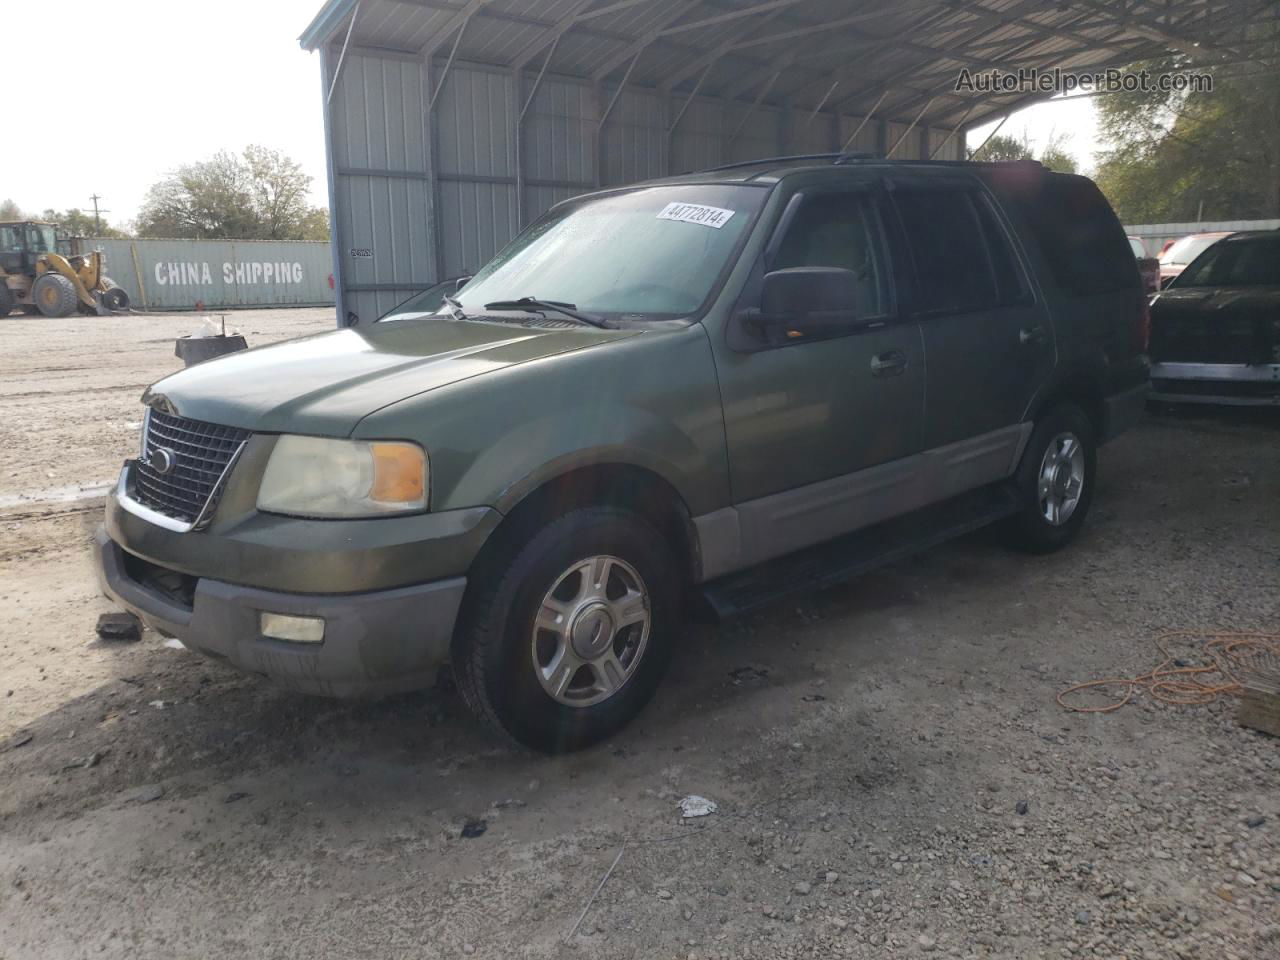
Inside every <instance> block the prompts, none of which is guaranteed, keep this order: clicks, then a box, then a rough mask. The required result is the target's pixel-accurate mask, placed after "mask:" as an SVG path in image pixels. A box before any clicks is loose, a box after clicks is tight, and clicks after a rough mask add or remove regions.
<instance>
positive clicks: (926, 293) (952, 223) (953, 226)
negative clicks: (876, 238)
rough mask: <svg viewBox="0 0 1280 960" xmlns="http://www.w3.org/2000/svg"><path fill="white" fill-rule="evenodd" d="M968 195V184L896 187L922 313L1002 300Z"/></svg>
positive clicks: (964, 308)
mask: <svg viewBox="0 0 1280 960" xmlns="http://www.w3.org/2000/svg"><path fill="white" fill-rule="evenodd" d="M970 194H971V191H969V190H965V189H921V190H913V189H910V188H907V189H903V190H899V191H896V192H895V195H894V202H895V204H896V206H897V208H898V215H899V217H900V218H901V220H902V226H903V229H904V230H905V231H906V234H907V243H908V245H909V246H910V248H911V256H912V260H913V261H914V262H915V268H916V306H917V309H919V310H920V311H922V312H925V313H931V312H947V313H962V312H965V311H969V310H981V309H984V308H987V307H992V306H995V305H996V304H997V303H999V302H1000V299H1001V298H1000V294H999V291H998V288H997V286H996V280H995V275H994V274H993V272H992V270H991V262H990V259H989V257H988V253H987V246H986V241H985V239H984V237H983V228H982V224H981V223H980V222H979V220H978V215H977V211H976V209H975V208H974V205H973V199H972V197H971V196H970ZM1010 256H1011V255H1010Z"/></svg>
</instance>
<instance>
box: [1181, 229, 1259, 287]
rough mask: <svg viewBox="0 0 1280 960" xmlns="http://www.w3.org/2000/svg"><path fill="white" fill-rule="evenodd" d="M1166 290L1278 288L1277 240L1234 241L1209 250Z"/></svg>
mask: <svg viewBox="0 0 1280 960" xmlns="http://www.w3.org/2000/svg"><path fill="white" fill-rule="evenodd" d="M1170 286H1174V287H1266V286H1280V237H1264V238H1259V239H1257V240H1235V241H1232V242H1231V243H1219V244H1217V245H1215V246H1213V247H1210V248H1209V249H1208V250H1207V251H1205V252H1204V253H1203V254H1201V256H1200V257H1199V258H1198V259H1197V260H1196V261H1195V262H1194V263H1192V264H1191V266H1189V267H1187V269H1185V270H1183V271H1182V273H1181V274H1180V275H1179V276H1178V277H1177V278H1176V279H1175V280H1174V281H1173V283H1172V284H1170Z"/></svg>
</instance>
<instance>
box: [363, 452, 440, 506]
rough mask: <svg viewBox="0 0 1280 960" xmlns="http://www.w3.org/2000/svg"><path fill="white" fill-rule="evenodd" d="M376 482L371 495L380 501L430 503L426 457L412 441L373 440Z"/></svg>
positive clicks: (371, 497)
mask: <svg viewBox="0 0 1280 960" xmlns="http://www.w3.org/2000/svg"><path fill="white" fill-rule="evenodd" d="M369 449H370V451H371V452H372V453H373V486H372V487H371V488H370V489H369V499H370V500H376V501H378V502H380V503H403V504H421V505H423V506H425V505H426V499H427V498H426V492H427V491H426V473H427V471H426V457H425V455H424V454H423V452H422V448H421V447H419V446H416V445H415V444H412V443H371V444H369Z"/></svg>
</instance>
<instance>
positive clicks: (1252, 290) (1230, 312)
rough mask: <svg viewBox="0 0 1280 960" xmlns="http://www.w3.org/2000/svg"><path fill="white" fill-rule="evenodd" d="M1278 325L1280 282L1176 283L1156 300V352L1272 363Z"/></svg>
mask: <svg viewBox="0 0 1280 960" xmlns="http://www.w3.org/2000/svg"><path fill="white" fill-rule="evenodd" d="M1277 325H1280V286H1267V287H1182V288H1179V287H1172V288H1170V289H1167V290H1164V291H1161V293H1160V295H1159V296H1158V297H1156V298H1155V299H1154V300H1153V301H1152V303H1151V358H1152V359H1153V360H1156V361H1179V362H1188V363H1197V362H1198V363H1271V362H1274V360H1273V351H1274V349H1275V345H1276V343H1277V342H1280V334H1278V333H1277Z"/></svg>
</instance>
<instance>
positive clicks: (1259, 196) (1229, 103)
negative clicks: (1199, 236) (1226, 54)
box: [1097, 23, 1280, 223]
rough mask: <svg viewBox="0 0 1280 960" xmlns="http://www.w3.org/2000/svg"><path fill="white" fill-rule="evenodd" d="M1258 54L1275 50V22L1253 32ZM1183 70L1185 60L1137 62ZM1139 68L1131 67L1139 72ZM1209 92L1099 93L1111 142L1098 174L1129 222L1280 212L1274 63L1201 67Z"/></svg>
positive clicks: (1278, 90)
mask: <svg viewBox="0 0 1280 960" xmlns="http://www.w3.org/2000/svg"><path fill="white" fill-rule="evenodd" d="M1248 43H1249V44H1250V46H1251V53H1252V54H1253V55H1254V56H1256V57H1257V58H1274V57H1275V56H1278V55H1280V29H1277V28H1276V25H1275V24H1274V23H1272V24H1262V25H1259V26H1258V27H1255V28H1252V30H1251V36H1250V37H1249V39H1248ZM1140 66H1141V67H1143V68H1145V69H1146V70H1148V71H1149V72H1150V73H1151V75H1152V76H1153V77H1154V76H1157V75H1159V74H1164V73H1172V74H1185V73H1186V72H1187V70H1188V58H1187V57H1185V56H1183V55H1177V56H1169V57H1166V58H1163V59H1160V60H1154V61H1150V62H1148V63H1146V64H1142V65H1140ZM1135 69H1137V68H1135ZM1196 72H1198V73H1207V74H1208V75H1209V76H1210V77H1211V78H1212V89H1211V90H1187V91H1183V92H1173V91H1169V92H1162V91H1158V90H1154V91H1145V92H1144V91H1136V92H1133V93H1128V92H1126V93H1113V94H1108V95H1106V96H1104V97H1101V98H1100V99H1099V103H1098V114H1099V128H1100V130H1101V132H1102V134H1103V138H1104V139H1105V140H1106V141H1107V142H1108V143H1109V145H1110V146H1109V148H1108V149H1107V150H1106V151H1104V152H1103V153H1102V155H1101V158H1100V162H1099V164H1098V174H1097V180H1098V185H1099V186H1100V187H1101V188H1102V190H1103V192H1104V193H1106V194H1107V197H1108V199H1109V200H1110V201H1111V204H1112V206H1114V207H1115V208H1116V212H1117V213H1118V214H1119V215H1120V218H1121V220H1122V221H1123V222H1125V223H1168V222H1179V221H1186V220H1199V219H1209V220H1236V219H1248V220H1251V219H1265V218H1271V217H1280V83H1277V82H1276V76H1275V72H1274V68H1272V67H1268V66H1261V65H1256V64H1255V65H1252V66H1251V65H1248V64H1246V65H1243V66H1241V65H1228V66H1222V67H1212V68H1208V69H1203V68H1197V71H1196Z"/></svg>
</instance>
